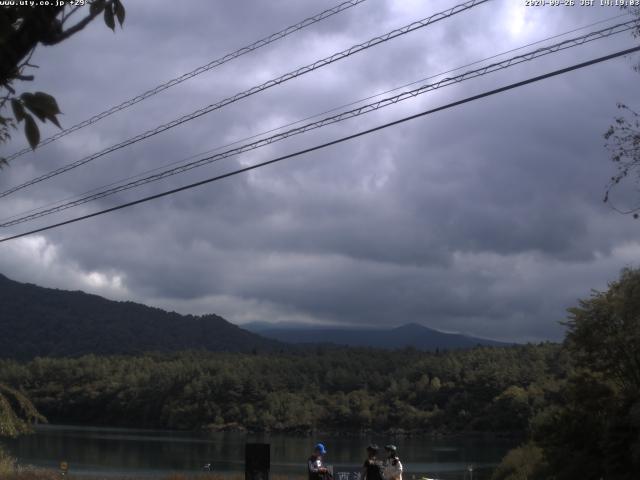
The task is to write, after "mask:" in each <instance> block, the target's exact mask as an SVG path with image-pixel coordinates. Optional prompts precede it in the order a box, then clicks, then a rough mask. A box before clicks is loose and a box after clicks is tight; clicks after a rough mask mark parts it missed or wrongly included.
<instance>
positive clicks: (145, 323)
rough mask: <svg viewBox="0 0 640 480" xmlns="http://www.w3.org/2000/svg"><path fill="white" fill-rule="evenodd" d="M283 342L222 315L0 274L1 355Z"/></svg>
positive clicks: (242, 348) (271, 346) (254, 347)
mask: <svg viewBox="0 0 640 480" xmlns="http://www.w3.org/2000/svg"><path fill="white" fill-rule="evenodd" d="M282 348H286V346H285V345H283V344H280V343H279V342H277V341H275V340H272V339H267V338H264V337H261V336H259V335H257V334H254V333H251V332H248V331H246V330H243V329H242V328H240V327H238V326H237V325H234V324H232V323H230V322H228V321H226V320H225V319H224V318H222V317H220V316H218V315H204V316H193V315H180V314H178V313H175V312H167V311H164V310H161V309H159V308H154V307H148V306H146V305H142V304H139V303H134V302H117V301H113V300H108V299H106V298H103V297H100V296H97V295H91V294H87V293H84V292H80V291H66V290H57V289H51V288H44V287H39V286H37V285H32V284H26V283H20V282H16V281H13V280H10V279H8V278H7V277H5V276H3V275H0V357H1V358H16V359H29V358H33V357H36V356H53V357H61V356H79V355H85V354H90V353H93V354H135V353H143V352H148V351H155V352H173V351H179V350H209V351H235V352H250V351H273V350H280V349H282Z"/></svg>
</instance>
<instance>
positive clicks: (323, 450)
mask: <svg viewBox="0 0 640 480" xmlns="http://www.w3.org/2000/svg"><path fill="white" fill-rule="evenodd" d="M314 450H317V451H318V452H320V453H321V454H322V455H324V454H326V453H327V449H326V448H325V447H324V443H318V444H317V445H316V446H315V447H314Z"/></svg>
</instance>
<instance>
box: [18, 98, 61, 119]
mask: <svg viewBox="0 0 640 480" xmlns="http://www.w3.org/2000/svg"><path fill="white" fill-rule="evenodd" d="M20 98H21V99H22V101H23V103H24V106H25V107H27V109H29V111H30V112H31V113H33V114H34V115H35V116H36V117H38V119H39V120H40V121H41V122H44V121H46V120H49V121H51V122H52V123H54V124H56V125H57V126H58V127H59V128H62V127H60V123H59V122H58V119H57V118H56V115H57V114H59V113H61V112H60V108H59V107H58V102H56V99H55V98H53V97H52V96H51V95H49V94H48V93H44V92H36V93H28V92H27V93H23V94H22V95H20Z"/></svg>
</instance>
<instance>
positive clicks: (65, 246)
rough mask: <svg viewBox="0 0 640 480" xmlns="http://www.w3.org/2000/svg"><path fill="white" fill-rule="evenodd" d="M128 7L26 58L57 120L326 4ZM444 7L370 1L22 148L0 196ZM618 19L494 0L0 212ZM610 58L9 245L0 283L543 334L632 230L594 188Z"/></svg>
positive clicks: (626, 75)
mask: <svg viewBox="0 0 640 480" xmlns="http://www.w3.org/2000/svg"><path fill="white" fill-rule="evenodd" d="M129 3H130V4H131V5H127V7H128V14H127V23H126V25H125V28H124V30H122V31H117V33H116V34H115V35H113V34H112V33H111V32H110V31H109V30H108V29H106V28H105V27H104V25H99V24H95V25H91V26H90V27H89V28H88V29H87V30H86V31H85V32H82V34H81V35H79V36H77V37H75V38H73V39H72V40H70V41H69V42H68V43H67V44H64V45H62V46H60V47H56V48H50V49H42V50H40V51H39V52H38V55H37V58H36V62H37V63H39V64H40V65H41V68H40V70H38V72H37V84H36V87H37V88H42V89H44V90H47V91H49V92H51V93H53V94H55V95H56V97H57V98H58V100H59V102H60V103H61V105H62V108H63V110H64V111H65V116H64V120H63V121H64V124H65V125H70V124H72V123H74V122H76V121H78V120H81V119H83V118H86V117H87V116H89V115H92V114H94V113H96V112H98V111H100V110H101V109H102V108H104V107H105V106H106V105H111V104H115V103H118V102H120V101H122V100H124V99H126V98H128V97H130V96H132V95H135V94H138V93H140V92H141V91H144V90H146V89H147V88H149V87H150V86H153V85H154V84H155V83H157V82H158V81H161V80H164V79H169V78H172V77H174V76H177V75H179V74H181V73H183V72H185V71H188V70H190V69H192V68H194V67H196V66H198V65H202V64H205V63H207V62H209V61H210V60H211V59H213V58H215V57H217V56H219V55H222V54H224V53H226V52H228V51H230V50H233V49H234V48H237V47H239V46H242V45H244V44H246V43H249V42H250V41H252V40H254V39H256V38H259V37H260V36H263V35H266V34H268V33H271V32H273V31H276V30H278V29H279V28H282V27H283V26H285V25H289V24H292V23H295V22H296V21H298V20H299V19H301V18H304V17H306V16H308V15H309V14H311V13H315V12H317V11H320V10H321V9H323V8H327V7H329V6H331V5H332V2H330V1H326V2H324V1H323V2H314V4H313V8H310V4H309V3H307V2H296V1H293V0H291V1H278V2H250V1H248V0H246V1H241V2H226V3H225V5H224V8H214V6H213V5H212V4H211V2H208V1H192V2H189V3H188V5H189V8H180V9H176V8H175V7H173V5H175V4H174V3H172V2H166V3H165V2H135V3H134V2H129ZM454 3H455V2H451V1H434V2H429V4H428V6H425V5H424V3H423V2H418V1H402V2H400V1H397V2H392V1H384V2H383V1H374V0H370V1H369V2H366V3H365V4H363V5H361V6H358V7H356V8H353V9H351V10H349V11H348V12H345V13H344V14H341V15H339V16H337V17H335V18H333V19H331V20H328V21H325V22H322V23H321V24H318V25H316V26H314V27H312V28H310V29H308V30H305V31H304V32H300V33H298V34H296V35H294V36H292V37H291V38H289V39H287V40H284V41H282V42H279V43H277V44H275V45H273V46H271V47H267V48H266V49H264V50H261V51H259V52H256V53H252V54H250V55H248V56H246V57H243V58H241V59H238V60H237V61H235V62H233V63H230V64H228V65H225V66H224V67H222V68H219V69H215V70H214V71H212V72H208V73H206V74H204V75H201V76H199V77H197V78H195V79H193V80H191V81H189V82H186V83H184V84H182V85H180V86H178V87H175V88H173V89H171V90H169V91H167V92H165V93H163V94H162V95H158V96H156V97H153V98H152V99H149V100H148V101H145V102H143V103H142V104H140V105H137V106H136V107H134V108H132V109H130V110H128V111H126V112H124V113H121V114H118V115H115V116H113V117H110V118H109V119H106V120H104V121H102V122H100V123H99V124H98V125H96V126H95V127H93V128H89V129H84V130H82V131H81V132H78V133H76V134H73V135H70V136H68V137H65V138H64V139H63V140H60V141H58V142H56V143H54V144H52V145H49V146H46V147H44V148H43V149H42V151H41V152H38V153H37V154H36V155H27V156H25V157H23V158H21V159H20V160H18V161H16V162H15V163H14V164H13V165H12V167H11V168H9V169H5V170H3V171H2V174H1V176H0V187H7V186H10V185H13V184H15V183H18V182H21V181H24V180H27V179H29V178H31V177H33V176H34V175H37V174H39V173H43V172H46V171H49V170H50V169H52V168H54V167H56V166H59V165H63V164H65V163H68V162H70V161H73V160H77V159H78V158H81V157H82V156H84V155H87V154H90V153H92V152H94V151H96V150H99V149H102V148H105V147H106V146H109V145H111V144H112V143H115V142H118V141H120V140H122V139H124V138H128V137H131V136H133V135H135V134H137V133H140V132H142V131H144V130H146V129H148V128H152V127H153V126H155V125H157V124H159V123H163V122H166V121H169V120H172V119H173V118H176V117H178V116H180V115H182V114H185V113H188V112H190V111H192V110H195V109H197V108H200V107H201V106H203V105H205V104H209V103H213V102H215V101H217V100H220V99H222V98H224V97H225V96H228V95H231V94H234V93H236V92H238V91H240V90H242V89H244V88H248V87H251V86H253V85H255V84H258V83H260V82H262V81H265V80H268V79H269V78H272V77H275V76H278V75H281V74H283V73H285V72H287V71H289V70H292V69H294V68H296V67H299V66H301V65H305V64H307V63H309V62H311V61H313V60H315V59H317V58H321V57H323V56H326V55H329V54H331V53H333V52H336V51H339V50H341V49H343V48H346V47H348V46H350V45H352V44H354V43H357V42H360V41H363V40H366V39H368V38H370V37H372V36H374V35H377V34H380V33H383V32H385V31H387V30H390V29H392V28H395V27H398V26H402V25H404V24H406V23H409V22H411V21H413V20H416V19H418V18H421V17H425V16H427V15H429V14H430V13H433V12H435V11H438V10H442V9H445V8H449V7H451V6H452V5H454ZM618 13H619V11H618V10H617V9H615V8H611V9H608V8H607V9H603V8H597V7H596V8H593V9H588V8H579V7H576V8H574V9H555V10H554V9H551V8H550V9H534V10H532V9H526V8H525V7H522V6H519V4H518V2H511V1H506V0H505V1H494V2H490V3H489V4H487V5H485V6H482V7H479V8H478V9H475V10H473V11H471V12H466V13H464V14H461V15H460V16H458V17H455V18H453V19H451V20H448V21H446V22H441V23H439V24H436V25H434V26H433V27H430V28H427V29H423V30H421V31H418V32H414V33H412V34H410V35H407V36H405V37H402V38H400V39H398V40H395V41H393V42H389V43H388V44H385V45H381V46H379V47H376V48H375V49H372V50H371V51H368V52H363V53H361V54H358V55H356V56H354V57H353V58H350V59H348V60H343V61H341V62H338V63H337V64H334V65H331V66H329V67H326V68H325V69H322V70H320V71H318V72H315V73H313V74H310V75H306V76H304V77H302V78H299V79H296V80H293V81H291V82H288V83H287V84H285V85H281V86H278V87H275V88H273V89H271V90H269V91H266V92H264V93H262V94H260V95H257V96H253V97H251V98H247V99H245V100H242V101H241V102H238V103H237V104H234V105H231V106H229V107H227V108H225V109H223V110H221V111H218V112H213V113H211V114H209V115H207V116H205V117H203V118H201V119H199V120H197V121H193V122H190V123H188V124H186V125H183V126H181V127H179V128H176V129H173V130H171V131H168V132H166V133H164V134H162V135H159V136H156V137H154V138H152V139H149V140H148V141H145V142H143V143H140V144H136V145H134V146H131V147H128V148H126V149H123V150H121V151H119V152H116V153H114V154H112V155H109V156H108V157H105V158H102V159H100V160H97V161H96V162H93V163H91V164H89V165H86V166H84V167H82V168H79V169H77V170H75V171H73V172H70V173H69V174H68V175H65V176H62V177H58V178H56V179H54V180H52V181H51V182H45V183H42V184H40V185H39V186H38V187H37V188H30V189H27V190H24V191H23V192H20V194H17V195H15V197H14V198H8V199H6V201H5V200H3V204H1V205H0V213H2V214H3V215H9V214H12V213H15V212H16V211H21V210H24V209H28V208H33V207H34V206H37V205H40V204H42V203H46V202H50V201H52V200H57V199H59V198H63V197H65V196H68V195H72V194H74V193H77V192H81V191H84V190H87V189H90V188H94V187H96V186H99V185H101V184H104V183H107V182H111V181H114V180H116V179H119V178H122V177H126V176H128V175H133V174H136V173H139V172H141V171H144V170H147V169H151V168H156V167H158V166H160V165H164V164H166V163H168V162H172V161H175V160H179V159H182V158H185V157H187V156H189V155H193V154H196V153H199V152H203V151H206V150H208V149H211V148H215V147H217V146H220V145H224V144H225V143H228V142H231V141H235V140H237V139H239V138H242V137H245V136H249V135H253V134H255V133H257V132H261V131H265V130H268V129H271V128H274V127H277V126H280V125H282V124H286V123H288V122H291V121H295V120H298V119H300V118H304V117H306V116H308V115H311V114H315V113H318V112H321V111H324V110H326V109H328V108H332V107H335V106H338V105H341V104H343V103H348V102H351V101H354V100H357V99H359V98H362V97H366V96H368V95H371V94H374V93H377V92H381V91H384V90H386V89H388V88H393V87H396V86H398V85H402V84H404V83H407V82H410V81H414V80H417V79H419V78H424V77H427V76H430V75H433V74H437V73H440V72H445V71H447V70H449V69H451V68H455V67H458V66H460V65H464V64H465V63H468V62H471V61H475V60H478V59H480V58H482V57H486V56H490V55H494V54H496V53H498V52H500V51H505V50H508V49H511V48H514V47H517V46H520V45H523V44H526V43H529V42H532V41H536V40H538V39H540V38H544V37H546V36H549V35H554V34H557V33H559V32H562V31H566V30H570V29H573V28H576V27H578V26H582V25H585V24H587V23H590V22H594V21H597V20H601V19H604V18H607V17H610V16H613V15H617V14H618ZM631 42H632V40H631V37H630V36H629V35H621V36H618V37H617V38H615V39H612V40H610V41H608V42H606V43H602V44H600V43H593V44H591V45H589V46H587V47H582V48H581V49H579V50H577V49H576V50H571V51H568V52H564V53H563V54H560V55H558V56H555V55H554V56H550V57H547V58H545V59H541V60H539V61H537V62H536V63H532V64H526V65H522V66H519V67H517V68H515V69H513V70H508V71H505V72H501V73H498V74H493V75H491V76H488V77H486V78H483V79H478V80H475V81H473V82H465V83H463V84H460V85H457V86H454V87H448V88H446V89H443V90H442V91H438V92H433V93H431V94H428V95H425V96H424V97H420V98H419V99H416V100H414V101H411V102H406V103H405V104H400V105H397V106H395V107H393V108H390V109H388V110H386V111H383V112H378V113H374V114H371V115H369V116H367V117H361V118H359V119H355V120H351V121H349V122H347V123H345V124H344V125H339V126H334V127H330V128H327V129H322V130H319V131H314V132H311V133H308V134H306V135H304V136H301V137H296V138H292V139H289V140H287V141H284V142H281V143H278V144H274V145H271V146H269V147H267V148H265V149H260V150H257V151H255V152H251V153H249V154H245V155H243V156H242V157H238V158H233V159H227V160H225V161H223V162H220V163H217V164H215V165H212V166H209V167H204V168H201V169H196V170H194V171H192V172H190V173H188V174H185V175H183V176H179V177H172V178H171V179H168V180H165V181H163V182H161V183H160V184H152V185H149V186H146V187H144V188H142V189H139V190H136V191H132V192H127V193H125V194H122V195H120V196H117V197H114V198H109V199H104V200H102V201H100V202H97V203H96V204H92V205H87V206H83V207H81V208H79V209H78V211H77V212H76V211H74V212H73V213H82V212H90V211H93V210H94V209H96V208H98V207H107V206H111V205H115V204H117V203H119V202H121V201H124V200H128V199H135V198H138V197H139V196H142V195H143V194H149V193H153V192H156V191H159V190H161V189H165V188H169V187H172V186H178V185H182V184H185V183H188V182H189V181H194V180H196V179H199V178H203V177H205V176H210V175H214V174H217V173H221V172H224V171H229V170H230V169H233V168H235V167H237V166H238V165H247V164H251V163H254V162H257V161H262V160H266V159H269V158H272V157H275V156H277V155H281V154H284V153H289V152H292V151H295V150H296V149H299V148H304V147H307V146H309V145H313V144H316V143H321V142H323V141H326V140H329V139H333V138H336V137H338V136H340V135H343V134H344V133H347V132H353V131H357V130H361V129H364V128H366V127H367V126H373V125H376V124H379V123H382V122H385V121H390V120H392V119H395V118H399V117H400V116H403V115H406V114H411V113H415V112H418V111H420V110H422V109H426V108H431V107H434V106H437V105H441V104H444V103H446V102H448V101H452V100H456V99H459V98H462V97H464V96H467V95H472V94H475V93H479V92H481V91H483V90H486V89H490V88H495V87H496V86H498V85H503V84H506V83H509V82H511V81H516V80H520V79H523V78H526V77H528V76H531V75H535V74H539V73H541V72H545V71H548V70H551V69H554V68H558V67H560V66H564V65H566V64H568V63H573V62H577V61H582V60H585V59H588V58H591V57H593V56H596V55H598V54H604V53H605V52H610V51H613V50H616V49H619V48H623V47H626V46H628V45H629V44H631ZM630 64H631V61H630V60H620V61H616V62H612V63H608V64H606V65H600V66H596V67H592V68H591V69H590V70H588V71H583V72H576V73H572V74H570V75H567V76H566V77H562V78H557V79H553V80H549V81H547V82H545V83H544V84H537V85H534V86H529V87H526V88H523V89H519V90H517V91H514V92H510V93H508V94H505V95H502V96H499V97H495V98H490V99H485V100H482V101H479V102H476V103H473V104H469V105H466V106H463V107H459V108H456V109H453V110H450V111H446V112H441V113H438V114H436V115H433V116H430V117H427V118H424V119H421V120H417V121H415V122H413V123H410V124H405V125H403V126H400V127H396V128H394V129H390V130H386V131H383V132H380V133H377V134H374V135H371V136H369V137H366V138H362V139H359V140H357V141H353V142H349V143H346V144H342V145H339V146H334V147H331V148H329V149H327V150H324V151H321V152H316V153H313V154H309V155H307V156H306V157H304V158H300V159H298V160H295V161H290V162H287V163H284V164H279V165H274V166H270V167H267V168H265V169H262V170H258V171H254V172H252V173H250V174H247V175H243V176H238V177H234V178H231V179H227V180H224V181H222V182H218V183H216V184H215V185H212V186H208V187H203V188H199V189H196V190H192V191H190V192H187V193H183V194H179V195H176V196H174V197H170V198H165V199H162V200H159V201H157V202H154V203H151V204H146V205H141V206H137V207H134V208H132V209H129V210H126V211H122V212H118V213H114V214H110V215H107V216H103V217H100V218H99V219H93V220H89V221H87V222H85V223H82V224H76V225H74V226H71V227H68V228H64V229H60V230H54V231H51V232H48V233H46V234H44V235H40V236H34V237H31V238H28V239H25V240H21V241H18V242H14V243H10V244H5V245H4V246H3V247H2V251H0V271H2V272H3V273H5V274H7V275H9V276H12V277H14V278H16V279H19V280H23V281H30V282H34V283H41V284H45V285H47V286H54V287H57V288H82V289H87V290H91V291H93V292H97V293H101V294H104V295H107V296H110V297H113V298H119V299H133V300H138V301H144V302H147V303H151V304H154V305H158V306H162V307H164V308H169V309H176V310H178V311H182V312H191V313H205V312H216V313H220V314H223V315H225V316H226V317H228V318H229V319H230V320H232V321H238V322H244V321H250V320H269V321H278V320H297V321H306V322H327V323H337V324H375V325H397V324H401V323H405V322H409V321H417V322H423V323H425V324H428V325H430V326H433V327H436V328H441V329H445V330H451V331H463V332H468V333H473V334H476V335H482V336H487V337H498V338H503V339H509V340H529V339H533V340H536V339H546V338H553V339H557V338H559V337H560V336H561V333H562V329H561V327H560V326H559V324H558V323H557V322H558V321H559V320H562V318H563V317H564V315H565V309H566V308H567V307H568V306H571V305H572V304H574V303H575V301H576V299H577V298H579V297H584V296H585V295H588V293H589V290H590V289H591V288H603V287H604V286H605V285H606V282H607V281H608V280H611V279H612V278H614V277H615V275H616V274H617V271H618V270H619V269H620V268H622V267H624V266H626V265H629V264H633V262H635V261H636V259H637V258H638V253H640V247H639V245H638V242H637V232H636V228H637V227H636V225H635V224H633V222H630V220H629V219H627V218H623V217H620V216H617V215H615V214H613V213H612V212H611V211H610V210H609V209H608V208H606V207H605V206H603V205H602V203H601V196H602V190H603V185H604V183H605V181H606V178H608V176H609V175H610V169H609V166H608V164H607V160H606V157H607V154H606V151H605V150H604V149H603V147H602V143H603V139H602V132H603V131H604V130H605V129H606V127H607V125H608V123H609V122H610V121H611V118H612V117H613V116H614V115H615V114H616V110H615V103H616V102H617V101H620V100H624V101H627V102H629V103H633V102H634V101H635V102H637V100H638V94H637V93H636V92H635V91H634V90H633V89H632V88H631V87H630V86H631V85H634V84H636V83H637V74H636V73H634V72H633V71H632V70H631V68H630ZM51 132H53V130H52V131H51ZM20 141H21V140H17V141H16V143H15V144H14V145H12V147H14V146H15V145H17V144H19V143H20ZM68 215H71V212H69V213H68ZM68 215H67V216H68ZM56 218H65V217H64V216H62V217H56ZM19 230H20V229H18V228H16V229H15V231H19Z"/></svg>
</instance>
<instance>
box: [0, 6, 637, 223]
mask: <svg viewBox="0 0 640 480" xmlns="http://www.w3.org/2000/svg"><path fill="white" fill-rule="evenodd" d="M629 16H631V13H629V12H627V13H622V14H620V15H615V16H613V17H609V18H606V19H604V20H599V21H597V22H593V23H590V24H588V25H583V26H581V27H577V28H574V29H572V30H568V31H566V32H562V33H559V34H555V35H551V36H548V37H545V38H542V39H540V40H536V41H534V42H530V43H527V44H525V45H521V46H519V47H516V48H512V49H510V50H505V51H503V52H500V53H496V54H494V55H491V56H489V57H485V58H483V59H480V60H475V61H473V62H471V63H467V64H465V65H461V66H459V67H455V68H452V69H449V70H446V71H444V72H440V73H437V74H433V75H430V76H428V77H424V78H421V79H420V80H415V81H413V82H410V83H405V84H403V85H400V86H397V87H394V88H391V89H389V90H385V91H383V92H379V93H376V94H373V95H369V96H368V97H364V98H360V99H358V100H353V101H351V102H349V103H346V104H342V105H339V106H336V107H333V108H330V109H328V110H324V111H322V112H319V113H316V114H313V115H310V116H308V117H305V118H302V119H299V120H295V121H293V122H289V123H287V124H284V125H280V126H279V127H274V128H271V129H269V130H265V131H262V132H260V133H256V134H253V135H250V136H248V137H243V138H240V139H238V140H234V141H233V142H230V143H227V144H224V145H219V146H217V147H215V148H211V149H209V150H206V151H204V152H199V153H195V154H192V155H189V156H188V157H186V158H181V159H180V160H175V161H172V162H169V163H165V164H164V165H161V166H158V167H155V168H152V169H149V170H144V171H142V172H140V173H137V174H135V175H131V176H128V177H125V178H121V179H119V180H115V181H113V182H111V183H108V184H106V185H101V186H98V187H95V188H92V189H90V190H87V191H85V192H83V193H80V194H75V195H71V196H69V197H66V198H63V199H61V200H56V201H53V202H49V203H46V204H44V205H41V206H39V207H35V208H31V209H29V210H26V211H22V212H20V213H16V214H13V215H10V216H8V217H4V218H2V219H0V226H2V223H4V222H7V221H9V220H11V219H14V218H17V217H22V216H25V215H28V214H30V213H32V212H36V211H39V210H42V209H45V208H47V207H51V206H53V205H57V204H60V203H62V202H67V201H70V200H74V199H79V198H82V197H84V196H86V195H89V194H91V193H94V192H97V191H99V190H100V189H105V188H109V187H113V186H115V185H119V184H121V183H123V182H126V181H128V180H133V179H134V178H140V177H142V176H144V175H147V174H149V173H153V172H157V171H158V170H162V169H163V168H167V167H170V166H172V165H178V164H181V163H184V162H187V161H189V160H191V159H194V158H197V157H200V156H202V155H208V154H210V153H213V152H217V151H219V150H222V149H224V148H228V147H232V146H233V145H237V144H239V143H242V142H246V141H248V140H253V139H254V138H259V137H261V136H263V135H267V134H269V133H273V132H277V131H278V130H282V129H284V128H288V127H292V126H293V125H296V124H299V123H302V122H306V121H308V120H312V119H314V118H317V117H320V116H322V115H326V114H328V113H331V112H335V111H338V110H341V109H343V108H346V107H351V106H353V105H357V104H359V103H362V102H366V101H367V100H371V99H373V98H376V97H380V96H382V95H386V94H388V93H392V92H396V91H398V90H401V89H403V88H406V87H410V86H413V85H416V84H418V83H422V82H425V81H427V80H431V79H434V78H437V77H441V76H442V75H446V74H448V73H453V72H456V71H458V70H462V69H463V68H467V67H471V66H473V65H477V64H480V63H483V62H486V61H488V60H493V59H494V58H498V57H501V56H503V55H506V54H508V53H512V52H516V51H518V50H523V49H525V48H527V47H531V46H534V45H539V44H541V43H544V42H546V41H549V40H553V39H556V38H560V37H564V36H565V35H569V34H570V33H575V32H577V31H580V30H585V29H587V28H591V27H594V26H596V25H601V24H603V23H607V22H610V21H612V20H616V19H618V18H621V17H629Z"/></svg>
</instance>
